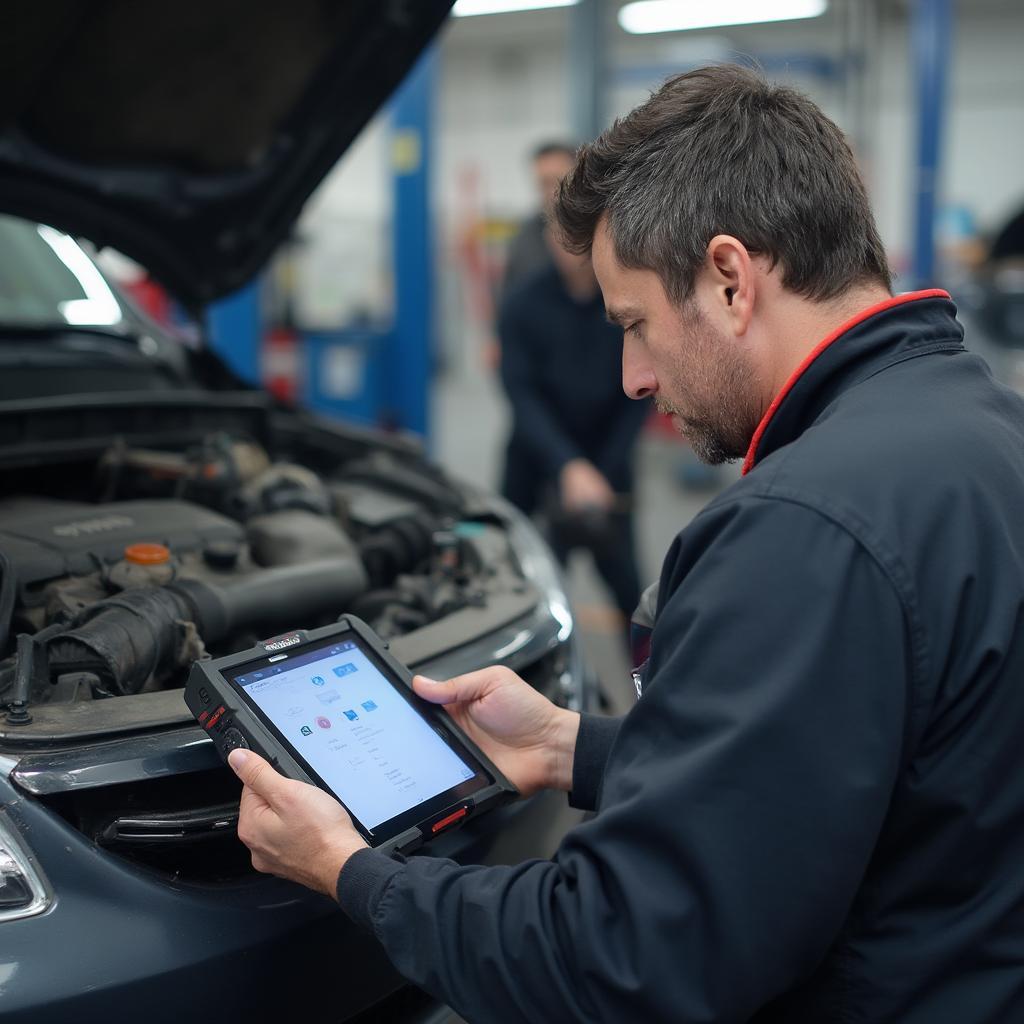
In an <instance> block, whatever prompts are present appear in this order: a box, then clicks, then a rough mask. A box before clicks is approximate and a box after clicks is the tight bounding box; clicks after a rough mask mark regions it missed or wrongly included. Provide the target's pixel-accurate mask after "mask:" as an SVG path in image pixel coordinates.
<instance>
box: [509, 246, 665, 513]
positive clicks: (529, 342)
mask: <svg viewBox="0 0 1024 1024" xmlns="http://www.w3.org/2000/svg"><path fill="white" fill-rule="evenodd" d="M499 335H500V338H501V380H502V383H503V384H504V386H505V390H506V392H507V394H508V397H509V401H510V402H511V404H512V438H511V441H510V444H509V454H510V457H516V456H517V455H520V456H522V457H525V458H526V459H528V460H529V461H530V464H531V465H532V466H533V467H534V473H535V475H536V476H537V477H539V478H541V479H548V480H553V479H556V478H557V476H558V473H559V470H561V468H562V467H563V466H564V465H565V463H567V462H568V461H569V460H570V459H575V458H581V457H582V458H586V459H589V460H590V461H591V462H592V463H593V464H594V465H595V466H596V467H597V468H598V469H599V470H600V471H601V472H602V473H603V474H604V476H605V477H606V478H607V479H608V482H609V483H610V484H611V485H612V487H613V488H614V489H615V490H616V491H619V492H620V493H628V492H629V491H630V490H631V489H632V481H633V470H632V466H633V450H634V448H635V446H636V440H637V437H638V436H639V434H640V430H641V428H642V427H643V423H644V420H645V419H646V417H647V414H648V413H649V412H650V403H649V402H634V401H632V400H631V399H630V398H629V397H628V396H627V395H626V393H625V392H624V391H623V390H622V330H621V329H620V328H618V327H615V326H614V325H612V324H610V323H609V322H608V320H607V319H606V318H605V311H604V301H603V299H602V298H601V293H600V292H598V291H595V293H594V297H593V298H592V299H590V300H589V301H587V302H578V301H577V300H575V299H574V298H572V297H571V296H570V295H569V293H568V292H567V291H566V290H565V285H564V284H563V283H562V279H561V277H560V276H559V273H558V271H557V270H556V269H555V268H554V266H551V267H549V268H548V269H546V270H543V271H541V272H540V273H538V274H536V275H534V276H533V277H531V278H529V279H528V280H527V281H525V282H524V283H522V284H521V285H520V286H519V287H518V288H516V289H515V290H514V291H513V292H512V293H511V294H510V295H509V296H508V298H507V299H506V300H505V303H504V305H503V306H502V310H501V317H500V320H499Z"/></svg>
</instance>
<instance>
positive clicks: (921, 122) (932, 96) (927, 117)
mask: <svg viewBox="0 0 1024 1024" xmlns="http://www.w3.org/2000/svg"><path fill="white" fill-rule="evenodd" d="M912 19H913V20H912V22H911V49H912V51H913V62H914V77H915V84H916V88H917V112H918V140H917V167H916V178H917V181H916V185H917V187H916V196H915V204H914V253H913V271H912V275H913V280H914V287H915V288H926V287H928V286H929V285H931V284H934V283H935V272H936V271H935V211H936V205H937V204H936V194H937V189H938V183H939V168H940V164H941V156H942V128H943V121H944V118H945V109H946V79H947V77H948V69H949V54H950V38H951V36H952V25H953V11H952V0H914V8H913V14H912Z"/></svg>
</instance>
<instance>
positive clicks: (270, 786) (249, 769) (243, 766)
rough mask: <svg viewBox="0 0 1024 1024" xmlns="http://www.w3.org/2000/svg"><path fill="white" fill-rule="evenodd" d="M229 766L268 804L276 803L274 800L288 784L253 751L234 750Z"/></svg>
mask: <svg viewBox="0 0 1024 1024" xmlns="http://www.w3.org/2000/svg"><path fill="white" fill-rule="evenodd" d="M228 764H229V765H230V766H231V770H232V771H233V772H234V773H235V774H236V775H237V776H238V777H239V778H240V779H241V780H242V782H243V783H245V785H246V786H248V787H249V789H251V790H252V791H253V792H254V793H255V794H256V795H257V796H259V797H262V798H263V799H264V800H265V801H266V802H267V803H268V804H272V803H274V798H275V797H276V796H279V794H280V791H281V789H282V788H283V786H285V785H286V784H287V782H286V780H285V779H283V778H282V777H281V776H280V775H278V774H277V772H275V771H274V769H273V768H272V767H271V766H270V764H269V763H268V762H267V761H265V760H264V759H263V758H262V757H260V755H259V754H257V753H255V752H254V751H252V750H232V751H231V753H230V754H228Z"/></svg>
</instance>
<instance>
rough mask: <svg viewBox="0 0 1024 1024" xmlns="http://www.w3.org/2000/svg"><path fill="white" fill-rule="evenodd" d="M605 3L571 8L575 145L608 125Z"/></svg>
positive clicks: (584, 0) (584, 2)
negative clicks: (606, 120) (606, 108)
mask: <svg viewBox="0 0 1024 1024" xmlns="http://www.w3.org/2000/svg"><path fill="white" fill-rule="evenodd" d="M606 6H607V5H606V4H605V0H579V3H577V4H576V5H575V6H573V7H570V8H569V101H570V115H571V118H572V132H573V136H574V138H573V139H572V141H573V142H576V143H580V142H589V141H590V140H591V139H593V138H595V137H596V136H597V135H599V134H600V133H601V132H602V131H603V130H604V129H605V128H606V127H607V125H606V124H605V120H604V118H605V95H604V90H605V82H606V81H607V80H608V69H607V67H606V66H605V65H606V63H607V62H606V60H605V54H606V50H607V47H606V38H605V37H606V33H605V26H604V19H605V15H606V13H607V12H606Z"/></svg>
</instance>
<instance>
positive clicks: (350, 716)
mask: <svg viewBox="0 0 1024 1024" xmlns="http://www.w3.org/2000/svg"><path fill="white" fill-rule="evenodd" d="M345 717H346V718H347V719H348V720H349V721H350V722H354V721H356V720H357V719H358V718H359V716H358V715H357V714H356V713H355V712H354V711H353V710H352V709H351V708H349V709H348V711H346V712H345Z"/></svg>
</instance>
